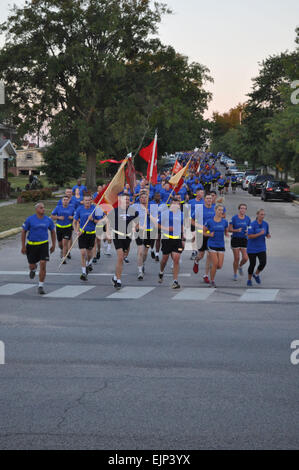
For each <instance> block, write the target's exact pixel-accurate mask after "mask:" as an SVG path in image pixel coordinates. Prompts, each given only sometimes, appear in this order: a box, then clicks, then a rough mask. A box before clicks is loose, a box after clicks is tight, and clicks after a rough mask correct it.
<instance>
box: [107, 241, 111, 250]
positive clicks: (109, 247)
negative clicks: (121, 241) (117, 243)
mask: <svg viewBox="0 0 299 470" xmlns="http://www.w3.org/2000/svg"><path fill="white" fill-rule="evenodd" d="M107 251H111V243H107Z"/></svg>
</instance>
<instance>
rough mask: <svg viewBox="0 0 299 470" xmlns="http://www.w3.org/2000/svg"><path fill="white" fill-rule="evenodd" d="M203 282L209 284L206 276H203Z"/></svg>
mask: <svg viewBox="0 0 299 470" xmlns="http://www.w3.org/2000/svg"><path fill="white" fill-rule="evenodd" d="M203 281H204V282H205V283H206V284H210V280H209V276H207V275H205V276H203Z"/></svg>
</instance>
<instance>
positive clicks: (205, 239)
mask: <svg viewBox="0 0 299 470" xmlns="http://www.w3.org/2000/svg"><path fill="white" fill-rule="evenodd" d="M198 235H199V234H198ZM198 238H199V237H198ZM200 240H202V245H201V247H200V248H199V249H198V251H201V252H203V251H208V240H209V237H204V236H203V237H200Z"/></svg>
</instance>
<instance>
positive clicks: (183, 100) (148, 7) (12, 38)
mask: <svg viewBox="0 0 299 470" xmlns="http://www.w3.org/2000/svg"><path fill="white" fill-rule="evenodd" d="M167 13H169V10H168V9H167V6H166V5H165V4H162V3H160V2H155V3H154V4H153V5H152V4H151V2H150V0H125V1H124V0H36V1H35V2H32V3H31V2H26V4H25V7H23V8H17V7H14V9H13V11H12V13H11V15H10V16H9V18H8V20H7V21H6V23H4V25H2V29H3V31H4V32H5V33H6V43H5V46H4V47H3V49H2V50H1V52H0V77H1V78H2V79H4V82H5V84H6V94H7V101H8V102H9V113H8V114H9V115H10V116H11V117H12V118H13V120H14V123H15V125H17V126H18V130H19V133H20V134H25V133H31V134H32V133H41V132H43V133H44V134H46V136H44V138H46V137H47V139H48V140H49V143H50V144H52V145H54V147H56V149H57V151H59V155H61V156H62V158H61V160H59V159H57V156H56V158H55V165H56V167H57V171H61V172H63V171H65V165H64V164H63V163H62V162H63V161H64V159H65V158H72V156H73V157H74V164H76V158H75V154H77V157H78V155H79V154H80V153H81V154H85V155H86V161H87V183H88V185H89V186H90V187H94V186H95V184H96V155H97V153H98V152H99V151H102V152H105V153H106V154H111V155H117V154H123V153H124V152H129V151H134V152H137V151H138V149H139V148H140V145H141V143H142V141H143V139H144V138H147V137H151V136H152V133H153V129H154V128H155V127H157V126H158V127H159V135H160V136H161V141H160V142H159V145H160V144H161V145H160V147H159V148H160V149H161V150H167V149H168V148H169V146H171V144H176V145H177V144H178V143H179V139H178V138H172V136H178V137H179V135H182V134H183V133H184V130H185V131H186V136H188V138H190V140H191V142H192V143H193V142H195V141H197V142H196V144H197V145H199V144H200V143H201V142H202V141H204V139H205V138H206V135H205V132H204V129H205V127H206V123H205V122H204V120H203V117H202V116H203V112H204V110H205V109H206V108H207V104H208V101H209V99H210V94H209V93H208V92H207V91H205V89H204V86H205V82H206V81H207V80H210V77H209V76H208V70H207V69H206V68H205V67H204V66H202V65H200V64H191V65H189V63H188V59H187V58H186V57H183V56H181V55H179V54H177V53H176V52H175V50H174V49H173V48H171V47H166V46H163V45H162V44H161V43H160V41H159V39H157V38H156V33H157V26H158V24H159V22H160V20H161V16H162V15H164V14H167ZM179 130H180V133H179V132H178V131H179ZM70 136H71V139H70ZM180 142H181V143H184V145H185V143H186V145H187V142H186V139H185V140H184V141H183V142H182V139H181V140H180ZM191 142H190V144H191ZM167 146H168V147H167ZM53 154H55V155H56V153H55V152H53V150H52V151H51V152H49V153H48V155H47V154H46V158H47V156H48V157H49V162H50V161H51V156H53ZM59 162H60V164H59ZM68 171H70V170H69V168H68Z"/></svg>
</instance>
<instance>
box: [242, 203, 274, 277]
mask: <svg viewBox="0 0 299 470" xmlns="http://www.w3.org/2000/svg"><path fill="white" fill-rule="evenodd" d="M256 215H257V217H256V220H255V221H254V222H252V223H251V225H250V227H248V245H247V253H248V256H249V263H250V264H249V268H248V281H247V286H252V277H253V278H254V280H255V281H256V283H257V284H261V279H260V273H261V272H262V271H263V270H264V269H265V266H266V263H267V254H266V238H271V235H270V231H269V224H268V222H266V221H265V220H264V218H265V211H264V209H260V210H259V211H258V212H257V213H256ZM256 258H258V259H259V263H260V264H259V266H258V268H257V270H256V272H255V274H254V269H255V265H256Z"/></svg>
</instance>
